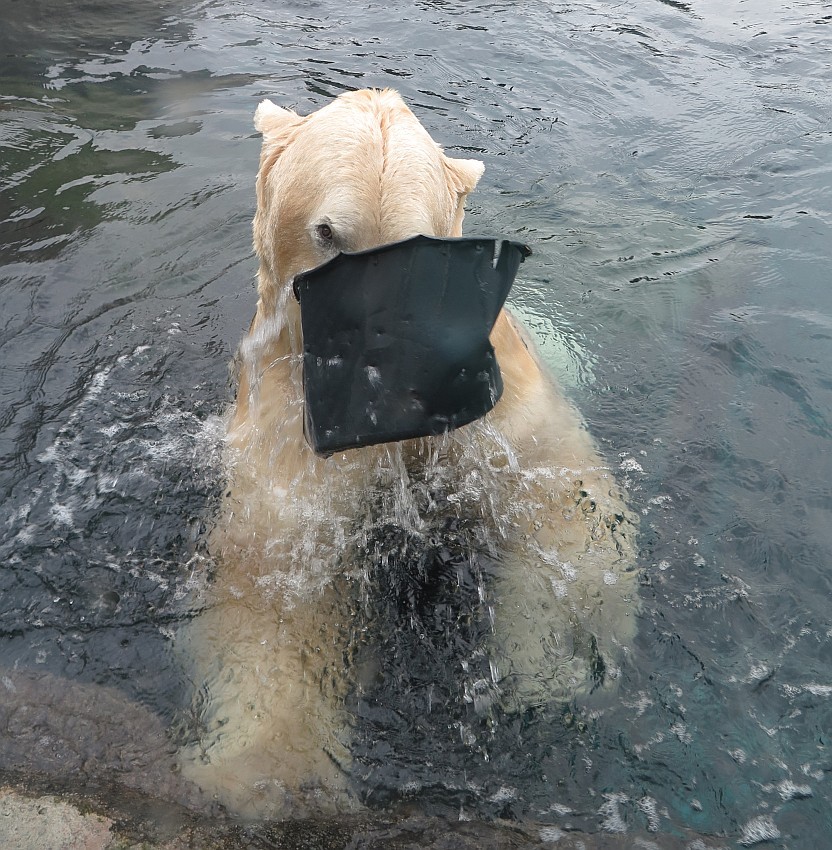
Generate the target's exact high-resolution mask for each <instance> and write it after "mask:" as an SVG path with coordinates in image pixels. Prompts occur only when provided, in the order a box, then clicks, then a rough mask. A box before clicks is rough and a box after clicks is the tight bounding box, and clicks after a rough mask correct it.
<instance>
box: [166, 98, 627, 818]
mask: <svg viewBox="0 0 832 850" xmlns="http://www.w3.org/2000/svg"><path fill="white" fill-rule="evenodd" d="M255 126H256V127H257V129H258V130H259V131H260V132H261V133H262V135H263V146H262V153H261V157H260V170H259V173H258V176H257V213H256V216H255V219H254V245H255V249H256V252H257V256H258V257H259V260H260V268H259V272H258V296H259V300H258V303H257V311H256V314H255V317H254V321H253V322H252V325H251V328H250V331H249V333H248V335H247V336H246V338H245V339H244V341H243V343H242V345H241V348H240V353H239V365H240V375H239V390H238V395H237V401H236V404H235V406H234V408H233V409H232V411H231V413H230V417H229V422H228V435H227V474H228V490H227V495H226V497H225V500H224V503H223V506H222V509H221V512H220V516H219V519H218V522H217V526H216V529H215V531H214V534H213V536H212V540H211V547H212V553H213V555H214V556H215V558H216V560H217V574H216V578H215V581H214V582H213V585H212V587H211V591H210V599H209V603H208V606H207V608H206V611H205V612H204V613H203V614H202V615H201V616H200V617H198V618H197V620H196V622H195V623H194V624H193V626H192V627H191V628H189V629H188V631H187V632H186V634H185V635H184V636H183V643H184V644H185V645H186V647H187V649H188V652H189V654H190V656H191V658H192V659H193V663H194V675H195V677H196V680H197V684H198V686H199V687H200V688H201V689H202V692H203V694H204V697H205V723H206V730H205V734H204V735H203V737H202V739H201V740H200V741H199V742H198V743H197V744H194V745H192V746H191V747H189V748H188V749H187V750H185V751H184V752H183V753H182V759H181V764H182V769H183V772H184V773H185V774H186V775H187V776H189V777H190V778H192V779H194V780H195V781H196V782H198V783H199V784H200V785H202V787H203V788H205V789H206V790H207V791H208V792H210V793H212V794H214V795H216V797H217V798H218V799H219V800H220V801H221V802H222V803H224V804H225V805H226V806H227V807H228V808H229V809H230V810H231V811H233V812H235V813H237V814H242V815H250V816H256V817H261V816H265V815H275V814H281V813H283V812H285V811H287V810H289V809H291V810H292V811H294V812H297V811H299V810H302V809H303V807H304V806H309V807H312V808H340V807H343V806H350V805H351V804H352V803H351V798H350V795H349V793H348V792H347V790H346V789H347V781H346V778H347V776H348V773H349V728H350V721H351V719H350V717H349V716H348V713H347V712H346V711H345V709H344V699H343V698H344V695H345V690H346V688H347V687H348V686H347V684H346V682H345V679H346V676H345V672H344V671H345V669H346V668H347V666H348V660H349V654H350V646H351V641H352V639H353V638H352V637H351V632H350V625H351V624H350V621H349V620H350V613H349V606H348V605H347V604H346V602H345V598H346V596H348V595H349V594H348V593H346V592H345V584H344V581H345V577H347V578H351V579H355V580H356V581H360V575H361V569H362V565H361V564H356V563H352V562H351V561H350V558H349V554H350V551H351V549H352V547H353V544H354V538H355V534H356V528H357V527H358V528H360V523H361V518H362V515H363V514H364V513H366V512H368V511H369V510H370V508H369V504H368V503H369V502H370V501H371V499H372V498H380V499H381V501H382V502H383V501H384V500H385V499H387V503H389V504H391V505H393V504H395V509H396V511H398V512H399V513H400V514H401V516H404V517H410V519H409V520H407V521H409V522H412V524H413V528H415V529H417V530H418V529H420V528H421V526H422V525H423V524H424V522H425V521H426V520H425V518H424V517H423V516H421V515H420V514H419V511H420V508H419V504H418V500H416V499H415V498H414V495H413V494H414V492H415V489H416V487H417V484H418V483H419V482H422V483H424V482H425V481H426V480H428V479H429V484H430V486H431V487H432V488H433V490H432V492H434V491H437V490H438V491H439V492H444V493H445V494H446V496H447V499H446V503H445V504H443V505H442V506H440V507H441V509H442V510H445V511H447V512H450V513H458V514H459V515H466V516H471V517H478V518H479V522H480V524H481V526H482V528H483V529H484V531H483V536H484V539H487V540H489V541H491V543H490V544H489V545H492V549H493V551H495V552H497V553H499V556H500V562H501V564H502V571H501V574H500V577H499V578H498V579H497V581H496V582H495V585H494V586H493V587H491V588H489V589H488V593H489V594H490V599H491V604H492V605H493V609H494V640H493V646H492V649H491V651H492V652H493V656H494V671H495V673H494V676H493V681H491V682H489V683H488V690H489V692H490V694H491V698H492V699H493V700H496V701H502V702H503V707H504V708H506V707H507V708H508V709H509V710H510V709H511V706H512V705H516V704H519V705H524V704H528V702H535V701H540V700H546V699H551V698H553V697H557V696H563V695H567V694H569V693H570V691H573V690H575V689H579V688H587V687H589V686H591V684H592V679H591V673H592V671H593V670H595V672H596V673H597V671H598V656H599V653H600V654H601V655H604V656H605V657H606V660H607V665H608V667H607V678H608V679H609V677H610V674H611V673H614V659H615V656H616V653H618V652H619V651H620V649H621V644H622V643H625V644H626V642H627V641H628V640H629V639H630V637H631V635H632V631H633V628H634V626H633V620H634V617H633V615H632V606H633V597H634V595H635V594H634V591H635V586H634V572H633V551H632V536H633V531H634V526H633V524H632V517H631V515H629V514H628V513H627V511H626V508H625V505H624V500H623V497H622V496H621V494H620V493H619V491H618V490H617V489H616V486H615V483H614V480H613V477H612V475H611V474H610V473H609V471H608V470H607V469H606V467H605V465H604V463H603V462H602V460H601V458H600V457H599V455H598V452H597V450H596V448H595V446H594V444H593V441H592V439H591V437H590V436H589V434H588V432H587V430H586V429H585V427H584V425H583V423H582V421H581V419H580V417H579V416H578V414H577V413H576V411H575V410H574V408H573V407H572V406H571V405H570V403H569V402H568V401H567V400H566V399H565V398H564V397H563V396H562V394H561V393H560V392H559V390H558V389H557V388H556V386H555V385H554V383H553V381H552V379H551V378H550V377H549V376H548V375H545V374H544V372H543V370H542V369H541V366H540V363H539V361H538V359H537V357H536V355H535V354H534V353H533V351H532V349H531V345H530V343H529V341H528V340H527V338H526V337H525V336H524V334H523V333H522V332H521V331H520V330H519V328H518V327H517V325H516V324H515V321H514V320H513V319H512V318H511V317H510V316H509V314H508V313H507V312H505V311H504V312H503V313H501V315H500V317H499V319H498V321H497V324H496V326H495V328H494V331H493V334H492V342H493V345H494V348H495V350H496V354H497V359H498V362H499V364H500V368H501V371H502V374H503V379H504V384H505V391H504V395H503V397H502V399H501V400H500V401H499V402H498V404H497V405H496V407H495V408H494V410H493V411H492V412H491V413H490V414H488V415H487V416H486V417H485V418H484V419H483V420H480V421H478V422H475V423H472V424H471V425H469V426H466V427H465V428H462V429H460V430H458V431H455V432H452V433H450V434H447V435H445V436H442V437H436V438H429V439H424V440H414V441H410V442H408V443H400V444H392V445H384V446H376V447H370V448H365V449H359V450H353V451H349V452H346V453H343V454H341V455H335V456H333V457H330V458H328V459H323V458H320V457H317V456H315V455H314V454H313V453H312V451H311V450H310V449H309V447H308V445H307V444H306V442H305V440H304V437H303V406H302V386H301V374H300V368H301V363H300V353H301V338H300V327H299V311H298V305H297V304H296V303H295V301H294V298H293V297H292V296H291V282H292V280H293V278H294V276H295V275H297V274H298V273H299V272H301V271H303V270H306V269H310V268H313V267H315V266H317V265H319V264H320V263H322V262H323V261H324V260H326V259H327V258H328V257H330V256H332V255H333V254H334V253H336V252H337V251H339V250H343V251H360V250H364V249H368V248H372V247H374V246H377V245H381V244H384V243H389V242H393V241H396V240H401V239H405V238H408V237H411V236H414V235H416V234H420V233H421V234H428V235H434V236H459V235H461V233H462V219H463V207H464V202H465V197H466V195H467V194H468V193H469V192H470V191H471V190H472V189H473V188H474V186H475V185H476V183H477V181H478V180H479V178H480V176H481V175H482V172H483V166H482V164H481V163H480V162H477V161H474V160H467V159H452V158H450V157H447V156H446V155H445V154H444V153H443V152H442V150H441V149H440V148H439V146H438V145H436V144H435V143H434V142H433V141H432V140H431V138H430V136H429V135H428V134H427V132H426V131H425V129H424V128H423V127H422V126H421V124H420V123H419V121H418V120H417V119H416V117H415V116H414V115H413V113H412V112H411V111H410V110H409V109H408V108H407V107H406V106H405V104H404V103H403V102H402V100H401V99H400V98H399V96H398V95H397V94H396V93H395V92H392V91H359V92H351V93H348V94H344V95H342V96H340V97H339V98H337V99H336V100H334V101H332V102H331V103H329V104H328V105H327V106H325V107H324V108H322V109H320V110H319V111H317V112H314V113H313V114H311V115H309V116H307V117H301V116H298V115H296V114H295V113H294V112H291V111H288V110H285V109H281V108H279V107H277V106H275V105H274V104H272V103H271V102H270V101H268V100H265V101H263V102H262V103H261V104H260V106H259V107H258V109H257V112H256V115H255ZM329 234H331V237H332V238H329ZM379 493H381V494H386V495H382V496H378V494H379ZM369 592H372V588H369ZM481 684H482V683H480V685H481ZM472 687H474V685H472Z"/></svg>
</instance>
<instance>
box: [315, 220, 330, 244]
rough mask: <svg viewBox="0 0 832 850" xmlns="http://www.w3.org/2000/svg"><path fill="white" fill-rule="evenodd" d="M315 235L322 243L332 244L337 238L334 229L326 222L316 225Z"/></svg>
mask: <svg viewBox="0 0 832 850" xmlns="http://www.w3.org/2000/svg"><path fill="white" fill-rule="evenodd" d="M315 234H316V235H317V237H318V239H320V240H321V242H332V240H333V238H334V237H335V234H334V233H333V232H332V228H331V227H330V226H329V225H328V224H327V223H326V222H323V223H321V224H318V225H315Z"/></svg>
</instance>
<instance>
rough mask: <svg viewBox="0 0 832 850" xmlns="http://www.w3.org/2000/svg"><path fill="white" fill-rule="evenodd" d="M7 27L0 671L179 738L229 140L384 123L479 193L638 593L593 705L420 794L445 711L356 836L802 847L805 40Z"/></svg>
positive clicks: (232, 192)
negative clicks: (609, 691) (140, 713)
mask: <svg viewBox="0 0 832 850" xmlns="http://www.w3.org/2000/svg"><path fill="white" fill-rule="evenodd" d="M0 21H2V25H0V149H2V156H0V262H2V267H0V364H1V365H2V368H0V458H1V459H0V493H1V494H2V505H3V509H2V517H0V519H2V522H1V523H0V559H2V565H1V566H0V589H2V607H1V608H0V667H2V668H3V669H5V670H12V669H16V670H35V671H43V672H44V673H49V674H54V675H57V676H62V677H69V678H70V679H72V680H73V681H74V682H77V683H81V684H89V685H92V684H95V685H106V686H110V687H114V688H117V689H119V690H120V691H121V692H123V693H124V694H126V695H127V696H128V697H129V698H130V699H131V700H134V701H136V702H138V703H140V704H142V705H144V706H146V707H147V708H148V709H149V710H151V711H152V712H154V713H155V714H157V715H158V716H160V717H161V718H163V719H164V721H165V722H166V723H167V724H169V725H175V724H176V723H178V722H180V720H181V717H180V715H181V712H182V706H183V704H184V703H185V702H186V692H187V682H185V681H184V678H183V674H182V672H181V671H180V669H179V667H178V665H177V662H176V659H175V658H174V656H173V655H172V653H171V649H170V636H171V634H172V630H173V629H174V627H175V626H176V624H177V623H178V622H180V621H181V620H182V619H183V618H185V617H187V616H188V611H189V601H188V600H189V599H190V598H191V597H190V590H191V588H192V586H193V585H194V583H195V582H196V581H197V579H196V577H197V576H198V575H199V574H200V572H201V571H200V569H199V564H198V561H199V559H200V557H201V547H200V540H201V535H202V534H203V532H204V527H205V522H206V518H207V517H208V516H209V515H210V509H211V504H212V501H213V499H214V498H215V496H216V493H217V489H218V487H219V475H218V467H217V449H218V444H219V440H220V435H221V426H220V424H219V420H218V417H219V415H220V414H221V413H222V411H223V409H224V407H225V406H226V404H227V402H228V399H229V398H230V382H229V377H228V369H227V364H228V361H229V359H230V357H231V355H232V353H233V350H234V348H235V346H236V343H237V341H238V339H239V338H240V336H241V334H242V333H243V332H244V330H245V328H246V327H247V322H248V320H249V319H250V316H251V314H252V311H253V305H254V290H253V275H254V270H255V267H254V262H253V258H252V256H251V250H250V220H251V217H252V214H253V202H254V192H253V181H254V175H255V168H256V163H257V157H258V150H259V140H258V138H257V136H256V134H255V133H254V131H253V128H252V124H251V117H252V114H253V111H254V109H255V107H256V105H257V103H258V100H259V99H260V98H262V97H264V96H268V97H271V98H272V99H273V100H275V101H276V102H278V103H280V104H282V105H284V106H291V107H293V108H296V109H297V110H298V111H300V112H306V111H310V110H312V109H314V108H316V107H317V106H319V105H321V104H323V103H325V102H326V101H327V100H328V99H329V98H330V97H332V96H335V95H337V94H338V93H340V92H342V91H344V90H347V89H351V88H359V87H366V86H393V87H395V88H398V89H399V90H400V91H401V93H402V94H403V96H404V97H405V98H406V100H408V102H409V103H410V104H411V106H412V107H413V109H414V110H415V111H416V113H417V114H418V115H419V117H420V118H421V120H422V121H423V122H424V124H425V125H426V126H427V128H428V129H429V131H430V132H431V133H432V135H433V136H434V137H435V138H436V139H438V140H439V141H441V142H442V143H443V144H444V145H445V147H446V149H447V150H448V151H449V152H450V153H451V154H452V155H458V156H476V157H478V158H481V159H482V160H484V161H485V164H486V174H485V177H484V178H483V181H482V182H481V184H480V187H479V188H478V190H477V192H476V193H475V195H473V196H472V198H471V201H470V204H469V208H470V212H469V216H468V219H467V232H468V233H469V234H493V233H500V234H503V235H505V236H509V237H513V238H520V239H522V240H524V241H527V242H528V243H530V244H531V245H532V246H533V248H534V251H535V254H534V257H533V258H532V259H531V260H530V261H528V262H527V263H526V264H525V265H524V267H523V269H522V273H523V274H524V275H525V277H524V279H523V280H522V281H520V282H518V284H517V285H516V287H515V290H514V291H513V293H512V301H513V305H514V307H515V310H516V311H517V312H518V313H520V314H521V315H522V316H523V317H524V319H525V320H526V322H527V324H528V325H529V326H530V327H531V329H532V331H533V333H534V334H535V336H536V337H537V338H538V340H539V342H540V344H541V346H542V349H543V351H544V353H545V356H546V358H547V360H548V361H549V362H550V364H551V366H552V368H553V369H554V370H555V372H556V373H557V374H558V375H559V377H560V379H561V381H562V383H563V384H564V386H565V387H566V388H567V391H568V392H569V393H570V394H571V396H572V397H573V398H574V400H575V401H576V403H577V404H578V405H579V407H580V408H581V410H582V411H583V412H584V414H585V415H586V417H587V419H588V421H589V423H590V426H591V428H592V430H593V432H594V433H595V435H596V436H597V438H598V439H599V441H600V442H601V445H602V448H603V451H604V452H605V454H606V456H607V458H608V459H609V460H610V462H611V464H612V465H613V466H614V467H616V468H617V469H618V472H619V474H620V476H621V478H622V480H624V481H625V482H626V483H627V484H628V486H629V488H630V490H631V492H632V497H633V502H634V506H635V508H636V509H637V510H638V511H640V512H641V514H642V537H641V541H640V543H641V554H640V565H641V567H642V568H643V570H644V582H643V586H642V587H641V595H642V601H643V610H642V612H641V614H640V615H639V636H638V640H637V643H636V645H635V646H634V647H633V652H632V656H633V657H632V658H631V663H630V664H629V665H628V667H627V669H626V671H625V673H624V676H623V681H622V682H621V685H620V689H619V691H618V692H617V694H616V696H615V698H609V699H604V698H603V697H598V698H597V699H595V700H594V701H592V700H589V701H580V700H578V699H576V701H575V703H574V704H572V705H569V706H564V707H563V708H562V710H561V709H558V710H553V711H551V712H549V713H544V714H543V715H541V716H537V717H532V718H526V719H525V720H521V719H518V720H517V722H516V723H515V724H514V725H512V726H511V728H504V729H499V730H496V731H494V732H493V734H492V736H491V738H490V739H489V742H488V746H487V747H480V748H479V749H478V748H476V747H475V748H472V749H471V750H470V751H469V753H468V755H467V756H466V758H465V760H463V757H462V755H461V749H460V748H459V747H452V746H448V747H447V749H443V748H439V749H437V750H436V751H434V752H432V753H431V756H432V761H431V762H430V763H429V764H427V765H426V763H425V757H424V752H425V748H426V747H427V746H429V745H430V742H431V741H432V740H434V741H435V740H443V741H444V740H446V739H447V740H450V739H451V737H453V735H457V736H459V732H458V730H457V731H453V722H454V720H453V718H452V717H450V716H448V717H446V716H445V715H444V714H443V713H442V711H441V710H440V711H439V712H438V715H437V718H436V720H435V725H434V727H431V726H430V724H428V725H427V727H421V726H419V727H416V726H408V727H407V728H405V729H404V731H402V732H401V733H400V734H397V735H392V736H391V737H390V738H389V740H387V741H386V745H385V746H386V749H384V750H383V751H381V750H377V751H376V750H374V749H373V748H372V747H371V746H367V748H366V752H365V753H364V764H365V767H366V773H367V775H368V776H370V777H371V779H370V783H369V784H370V792H369V795H370V798H371V799H375V800H377V801H387V800H389V799H395V798H397V797H398V796H401V795H402V794H404V795H405V796H407V795H414V794H415V795H416V796H415V799H416V800H417V801H418V803H419V805H420V806H421V807H422V808H423V809H424V810H426V811H428V812H435V813H437V814H443V815H451V816H454V817H456V816H458V815H459V813H460V812H462V813H463V815H465V816H467V815H468V814H472V815H474V816H478V817H494V816H500V817H503V818H518V819H528V820H533V821H536V822H542V823H545V824H550V825H551V827H552V830H553V831H550V832H548V833H545V835H548V836H549V837H550V838H551V837H552V836H554V835H556V834H557V832H558V830H566V829H569V828H574V829H581V830H585V831H587V832H605V831H606V832H611V833H618V832H625V831H628V830H629V831H638V830H647V831H654V832H656V835H657V836H660V835H662V834H665V833H678V832H681V831H683V830H686V829H689V830H694V831H698V832H701V833H717V834H724V835H726V836H728V837H729V839H730V841H731V842H734V841H737V840H739V841H741V842H744V844H745V845H746V846H752V845H754V844H756V843H758V842H760V841H763V840H768V841H769V842H770V845H769V846H782V847H789V848H803V847H806V848H809V847H816V846H818V844H817V842H818V841H819V840H823V836H826V835H829V834H830V832H832V816H830V812H832V805H831V804H832V793H830V788H829V779H828V776H829V773H830V770H832V753H830V749H829V747H830V741H829V735H830V729H832V711H830V706H832V580H831V579H830V577H831V576H832V522H830V508H832V485H830V481H832V451H830V430H831V429H832V418H830V411H832V379H830V364H832V294H830V283H832V280H831V279H830V259H832V257H830V246H832V77H831V76H830V71H829V60H828V57H829V55H830V51H832V5H830V4H829V3H824V2H808V1H807V0H804V2H799V0H789V2H785V3H775V2H769V0H765V2H756V3H744V2H732V0H728V2H719V3H717V2H715V0H702V1H701V2H699V0H691V2H676V0H652V1H651V0H626V2H610V3H604V2H597V0H594V1H593V2H584V3H557V2H538V3H525V2H512V3H496V2H495V3H473V2H463V0H447V2H439V0H437V1H436V2H428V0H423V2H416V0H414V1H413V2H393V3H390V4H381V5H379V4H374V3H365V2H357V3H347V4H345V3H330V2H320V3H293V2H281V3H265V2H261V3H258V2H253V1H252V2H249V0H238V2H233V0H223V2H220V0H217V2H205V3H199V4H191V3H185V2H177V0H169V2H155V3H149V4H141V6H140V7H137V6H136V5H135V4H132V3H123V2H122V3H119V2H106V3H96V4H93V3H78V4H74V5H73V7H72V8H71V9H70V8H67V7H66V6H65V4H60V3H55V2H50V0H30V2H26V3H22V2H15V0H0ZM390 698H391V699H394V700H395V699H396V698H397V697H396V696H395V695H391V697H390ZM399 699H401V697H399ZM399 708H400V709H401V712H402V716H405V717H406V716H407V711H406V707H405V706H403V705H402V706H399ZM375 722H379V723H380V722H381V721H380V720H378V718H374V717H373V716H372V715H370V716H368V717H367V718H365V724H366V725H367V728H368V729H370V730H372V728H373V723H375ZM443 724H445V726H444V727H443ZM449 729H451V730H452V731H450V732H449V731H448V730H449ZM463 737H464V736H463ZM463 743H464V741H463ZM472 753H473V755H472ZM7 762H8V760H7ZM10 767H16V768H20V767H21V766H20V765H19V764H17V763H15V764H11V763H0V769H8V768H10ZM23 767H24V769H25V765H24V766H23ZM32 769H33V770H36V769H38V766H37V765H34V766H32ZM414 789H416V791H414ZM417 791H418V792H419V793H417Z"/></svg>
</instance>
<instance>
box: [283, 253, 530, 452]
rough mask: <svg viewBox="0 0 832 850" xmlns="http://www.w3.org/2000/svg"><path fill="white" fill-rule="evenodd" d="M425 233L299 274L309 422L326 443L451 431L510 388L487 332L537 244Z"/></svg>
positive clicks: (337, 447)
mask: <svg viewBox="0 0 832 850" xmlns="http://www.w3.org/2000/svg"><path fill="white" fill-rule="evenodd" d="M496 247H497V243H496V240H494V239H435V238H432V237H428V236H416V237H414V238H412V239H407V240H405V241H404V242H395V243H392V244H389V245H383V246H381V247H380V248H374V249H372V250H370V251H362V252H359V253H355V254H339V255H338V256H336V257H334V258H333V259H332V260H330V261H329V262H327V263H325V264H324V265H322V266H319V267H318V268H316V269H312V270H311V271H308V272H304V273H302V274H300V275H298V277H297V278H296V279H295V283H294V288H295V296H296V297H297V299H298V301H299V302H300V309H301V325H302V329H303V384H304V396H305V402H306V410H305V420H304V431H305V433H306V439H307V440H308V441H309V444H310V445H311V446H312V448H313V449H314V451H315V452H316V453H317V454H321V455H329V454H332V453H333V452H337V451H342V450H344V449H350V448H357V447H359V446H368V445H372V444H374V443H387V442H394V441H396V440H406V439H410V438H412V437H424V436H428V435H433V434H441V433H443V432H444V431H449V430H451V429H453V428H459V427H460V426H461V425H465V424H467V423H468V422H472V421H473V420H474V419H478V418H479V417H481V416H483V415H484V414H486V413H487V412H488V411H489V410H491V408H492V407H494V405H495V404H496V403H497V401H498V400H499V398H500V395H501V394H502V391H503V382H502V378H501V376H500V369H499V366H498V365H497V360H496V358H495V356H494V349H493V348H492V347H491V343H490V342H489V339H488V336H489V334H490V333H491V329H492V328H493V327H494V322H495V321H496V320H497V316H498V315H499V312H500V309H501V308H502V306H503V304H504V303H505V300H506V296H507V295H508V292H509V289H510V288H511V284H512V283H513V281H514V276H515V275H516V274H517V269H518V267H519V265H520V263H521V262H523V260H524V259H525V257H527V256H529V254H531V251H530V249H529V248H528V247H527V246H525V245H522V244H520V243H518V242H510V241H503V242H502V243H501V244H500V247H499V253H498V254H495V250H496Z"/></svg>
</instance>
